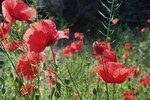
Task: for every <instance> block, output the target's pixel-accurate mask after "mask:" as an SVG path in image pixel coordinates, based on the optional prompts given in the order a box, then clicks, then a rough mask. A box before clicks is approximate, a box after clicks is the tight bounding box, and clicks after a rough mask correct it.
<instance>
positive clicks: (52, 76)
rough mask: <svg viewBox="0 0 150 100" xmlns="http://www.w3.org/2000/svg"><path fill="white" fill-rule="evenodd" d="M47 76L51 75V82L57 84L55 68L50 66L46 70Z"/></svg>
mask: <svg viewBox="0 0 150 100" xmlns="http://www.w3.org/2000/svg"><path fill="white" fill-rule="evenodd" d="M45 76H49V83H50V84H51V85H55V84H56V78H55V74H54V69H53V68H49V69H47V70H46V71H45Z"/></svg>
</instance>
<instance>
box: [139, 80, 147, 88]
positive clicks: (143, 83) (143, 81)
mask: <svg viewBox="0 0 150 100" xmlns="http://www.w3.org/2000/svg"><path fill="white" fill-rule="evenodd" d="M139 82H140V84H141V85H142V86H144V87H146V86H148V81H147V79H146V78H141V79H140V81H139Z"/></svg>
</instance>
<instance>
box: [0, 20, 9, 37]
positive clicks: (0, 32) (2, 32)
mask: <svg viewBox="0 0 150 100" xmlns="http://www.w3.org/2000/svg"><path fill="white" fill-rule="evenodd" d="M9 31H10V24H6V23H0V39H3V38H5V37H7V34H8V32H9Z"/></svg>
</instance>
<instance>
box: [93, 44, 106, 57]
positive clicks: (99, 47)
mask: <svg viewBox="0 0 150 100" xmlns="http://www.w3.org/2000/svg"><path fill="white" fill-rule="evenodd" d="M93 48H94V50H95V51H96V53H98V54H100V55H102V54H103V52H104V51H105V46H104V45H102V44H101V43H99V42H97V41H96V42H94V43H93Z"/></svg>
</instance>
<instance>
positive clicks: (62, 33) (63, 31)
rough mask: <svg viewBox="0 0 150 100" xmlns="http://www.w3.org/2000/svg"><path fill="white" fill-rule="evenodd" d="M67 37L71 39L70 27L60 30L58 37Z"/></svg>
mask: <svg viewBox="0 0 150 100" xmlns="http://www.w3.org/2000/svg"><path fill="white" fill-rule="evenodd" d="M62 38H66V39H69V29H65V30H62V31H58V39H62Z"/></svg>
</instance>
